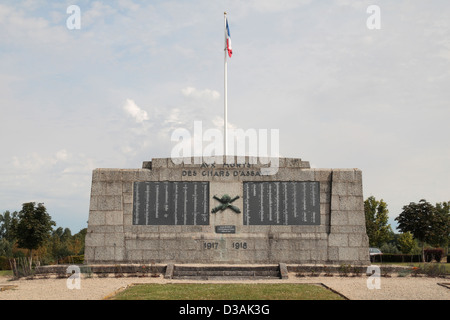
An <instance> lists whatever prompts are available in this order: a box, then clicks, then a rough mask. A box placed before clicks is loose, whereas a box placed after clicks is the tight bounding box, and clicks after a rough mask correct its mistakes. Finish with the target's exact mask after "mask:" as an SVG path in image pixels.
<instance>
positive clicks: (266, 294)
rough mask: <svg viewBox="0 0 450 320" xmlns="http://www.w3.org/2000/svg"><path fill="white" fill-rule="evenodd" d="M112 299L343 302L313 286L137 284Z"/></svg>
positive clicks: (337, 296)
mask: <svg viewBox="0 0 450 320" xmlns="http://www.w3.org/2000/svg"><path fill="white" fill-rule="evenodd" d="M112 299H113V300H344V298H343V297H341V296H340V295H338V294H336V293H334V292H332V291H331V290H328V289H326V288H325V287H322V286H320V285H313V284H192V283H190V284H184V283H183V284H181V283H180V284H139V285H134V286H132V287H130V288H128V289H126V290H124V291H122V292H119V293H118V294H117V295H116V296H114V297H112Z"/></svg>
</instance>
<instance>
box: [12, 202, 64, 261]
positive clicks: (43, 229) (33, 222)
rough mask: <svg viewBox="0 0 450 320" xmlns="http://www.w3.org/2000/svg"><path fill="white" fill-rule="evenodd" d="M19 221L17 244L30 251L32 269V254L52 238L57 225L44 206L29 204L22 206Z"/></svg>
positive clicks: (16, 231) (16, 232)
mask: <svg viewBox="0 0 450 320" xmlns="http://www.w3.org/2000/svg"><path fill="white" fill-rule="evenodd" d="M18 218H19V221H18V223H17V227H16V230H15V234H16V237H17V243H18V245H19V247H20V248H24V249H28V250H30V267H31V261H32V252H33V250H36V249H37V248H39V247H40V246H41V245H43V244H44V242H45V241H46V240H47V239H48V238H49V237H50V232H51V230H52V226H54V225H56V224H55V222H54V221H52V220H51V217H50V215H49V214H48V213H47V209H46V208H45V207H44V204H42V203H38V205H37V206H36V203H35V202H28V203H24V204H23V205H22V210H20V212H19V217H18Z"/></svg>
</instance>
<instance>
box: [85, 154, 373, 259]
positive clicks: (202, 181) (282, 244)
mask: <svg viewBox="0 0 450 320" xmlns="http://www.w3.org/2000/svg"><path fill="white" fill-rule="evenodd" d="M276 160H277V161H276V163H277V166H276V167H277V168H276V173H274V174H267V172H266V171H265V170H266V169H267V168H268V167H270V163H269V162H265V161H264V162H261V159H258V158H252V157H245V158H244V157H242V158H240V157H237V158H236V157H231V161H230V157H226V158H223V157H220V158H215V159H211V158H208V159H207V161H206V159H202V158H200V159H199V158H184V159H176V161H173V160H172V159H171V158H158V159H152V161H146V162H144V163H143V166H142V168H140V169H95V170H94V171H93V175H92V187H91V198H90V208H89V221H88V231H87V235H86V249H85V262H86V263H88V264H121V263H180V264H182V263H200V264H201V263H204V264H277V263H287V264H311V263H312V264H353V265H355V264H360V265H364V264H368V263H369V250H368V238H367V235H366V228H365V217H364V203H363V192H362V172H361V170H358V169H314V168H310V165H309V162H307V161H302V160H301V159H295V158H277V159H276Z"/></svg>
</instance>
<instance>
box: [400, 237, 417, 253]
mask: <svg viewBox="0 0 450 320" xmlns="http://www.w3.org/2000/svg"><path fill="white" fill-rule="evenodd" d="M397 244H398V248H399V250H400V251H401V252H402V253H404V254H408V253H411V251H412V250H413V249H414V247H415V245H416V243H415V241H414V238H413V236H412V234H411V233H410V232H405V233H402V234H401V235H400V236H399V237H398V239H397Z"/></svg>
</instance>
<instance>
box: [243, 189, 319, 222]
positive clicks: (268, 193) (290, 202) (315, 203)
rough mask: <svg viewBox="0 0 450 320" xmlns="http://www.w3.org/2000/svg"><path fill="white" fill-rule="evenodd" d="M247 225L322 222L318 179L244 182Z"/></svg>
mask: <svg viewBox="0 0 450 320" xmlns="http://www.w3.org/2000/svg"><path fill="white" fill-rule="evenodd" d="M243 200H244V215H243V219H244V225H319V224H320V189H319V182H318V181H305V182H297V181H293V182H282V181H274V182H244V199H243Z"/></svg>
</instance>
